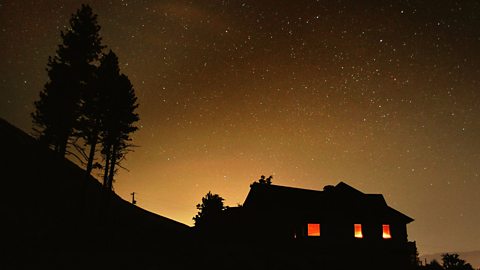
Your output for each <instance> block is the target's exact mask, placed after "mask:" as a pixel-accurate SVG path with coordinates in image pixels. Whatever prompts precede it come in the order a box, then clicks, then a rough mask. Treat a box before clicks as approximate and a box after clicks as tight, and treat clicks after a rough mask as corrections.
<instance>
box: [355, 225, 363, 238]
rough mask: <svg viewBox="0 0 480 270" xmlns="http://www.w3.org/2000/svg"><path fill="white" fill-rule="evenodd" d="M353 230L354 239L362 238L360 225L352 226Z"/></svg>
mask: <svg viewBox="0 0 480 270" xmlns="http://www.w3.org/2000/svg"><path fill="white" fill-rule="evenodd" d="M353 228H354V233H355V238H363V233H362V224H354V225H353Z"/></svg>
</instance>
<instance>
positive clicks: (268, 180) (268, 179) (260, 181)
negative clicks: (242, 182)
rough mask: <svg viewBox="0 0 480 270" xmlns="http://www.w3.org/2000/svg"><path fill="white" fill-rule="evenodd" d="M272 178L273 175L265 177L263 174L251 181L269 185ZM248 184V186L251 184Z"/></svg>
mask: <svg viewBox="0 0 480 270" xmlns="http://www.w3.org/2000/svg"><path fill="white" fill-rule="evenodd" d="M272 179H273V175H270V176H269V177H267V178H265V175H262V176H260V179H258V180H257V181H254V182H253V183H252V185H253V184H255V183H258V184H261V185H271V184H272ZM252 185H250V186H252Z"/></svg>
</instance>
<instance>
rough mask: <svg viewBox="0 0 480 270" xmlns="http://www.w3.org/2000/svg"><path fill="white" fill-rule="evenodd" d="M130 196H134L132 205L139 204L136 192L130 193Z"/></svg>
mask: <svg viewBox="0 0 480 270" xmlns="http://www.w3.org/2000/svg"><path fill="white" fill-rule="evenodd" d="M130 195H132V204H133V205H135V204H137V201H135V192H132V193H130Z"/></svg>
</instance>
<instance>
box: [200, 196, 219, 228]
mask: <svg viewBox="0 0 480 270" xmlns="http://www.w3.org/2000/svg"><path fill="white" fill-rule="evenodd" d="M223 201H224V199H223V198H222V197H220V195H218V194H212V192H210V191H209V192H208V193H207V195H205V197H203V198H202V203H201V204H197V209H198V214H197V215H195V217H194V218H193V220H194V221H195V226H196V227H205V226H208V225H209V224H211V223H212V222H214V221H215V220H216V219H217V218H218V217H219V216H220V215H221V213H222V211H223V210H224V209H225V206H224V205H223Z"/></svg>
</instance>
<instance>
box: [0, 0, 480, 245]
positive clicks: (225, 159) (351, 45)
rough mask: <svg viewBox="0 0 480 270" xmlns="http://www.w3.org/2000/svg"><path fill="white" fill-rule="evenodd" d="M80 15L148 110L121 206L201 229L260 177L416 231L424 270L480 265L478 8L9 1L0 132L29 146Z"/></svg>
mask: <svg viewBox="0 0 480 270" xmlns="http://www.w3.org/2000/svg"><path fill="white" fill-rule="evenodd" d="M82 3H89V4H90V5H91V6H92V8H93V10H94V12H95V13H96V14H98V16H99V17H98V21H99V24H100V25H101V26H102V29H101V35H102V37H103V43H104V44H105V45H107V46H108V47H109V48H110V49H112V50H114V51H115V52H116V53H117V54H118V57H119V60H120V64H121V71H122V72H124V73H125V74H127V75H128V76H129V78H130V80H131V81H132V83H133V85H134V88H135V90H136V94H137V96H138V101H139V103H140V107H139V110H138V112H139V114H140V118H141V121H140V122H139V126H140V130H139V131H138V132H137V133H136V134H134V143H135V144H137V145H138V146H139V147H138V148H136V149H135V152H134V153H131V154H129V155H128V156H127V161H126V162H125V163H124V166H126V167H127V168H128V169H129V171H120V174H119V175H118V177H117V180H116V183H115V191H116V192H117V193H118V194H119V195H121V196H122V197H123V198H125V199H127V200H130V193H131V192H136V200H137V202H138V205H139V206H140V207H143V208H145V209H148V210H150V211H153V212H155V213H158V214H161V215H164V216H167V217H169V218H172V219H175V220H178V221H180V222H183V223H186V224H190V225H191V224H192V223H193V222H192V217H193V216H194V215H195V213H196V211H197V210H196V208H195V205H196V204H197V203H198V202H199V201H200V199H201V197H202V196H204V195H205V194H206V193H207V192H208V191H212V192H214V193H218V194H220V195H221V196H222V197H224V198H225V199H226V200H225V203H226V205H230V206H235V205H237V204H238V203H243V201H244V199H245V197H246V195H247V193H248V190H249V184H250V183H252V182H253V181H254V180H257V179H258V178H259V176H260V175H262V174H265V175H267V176H268V175H273V176H274V178H273V182H274V184H279V185H288V186H295V187H301V188H309V189H318V190H321V189H322V188H323V187H324V186H325V185H328V184H337V183H338V182H340V181H344V182H346V183H348V184H350V185H352V186H353V187H355V188H357V189H359V190H361V191H363V192H365V193H382V194H384V196H385V198H386V200H387V202H388V203H389V205H390V206H392V207H394V208H396V209H397V210H399V211H401V212H403V213H405V214H407V215H409V216H411V217H412V218H414V219H415V221H414V222H413V223H411V224H409V226H408V229H409V238H410V240H416V241H417V246H418V248H419V252H420V253H421V254H428V253H433V252H446V251H468V250H478V249H480V230H478V224H479V223H480V214H479V213H480V199H479V198H480V177H479V174H480V140H479V136H480V121H479V118H480V106H479V105H480V93H479V89H480V88H479V87H480V81H479V78H480V53H479V49H480V17H479V16H480V3H479V2H478V1H473V0H464V1H453V0H452V1H428V0H424V1H407V0H402V1H383V0H382V1H380V0H378V1H357V0H343V1H341V0H337V1H326V0H325V1H320V0H318V1H311V0H310V1H307V0H298V1H287V0H280V1H279V0H275V1H274V0H263V1H258V0H244V1H240V0H238V1H233V0H230V1H229V0H224V1H220V0H204V1H182V0H165V1H149V0H136V1H135V0H131V1H127V0H125V1H76V0H68V1H51V0H38V1H24V0H15V1H13V0H6V1H0V59H1V62H0V80H1V86H0V89H1V92H0V117H2V118H5V119H6V120H8V121H10V122H11V123H13V124H14V125H17V126H18V127H20V128H22V129H23V130H25V131H28V132H31V128H32V124H31V119H30V116H29V114H30V113H31V112H32V111H33V102H34V100H36V99H37V98H38V93H39V92H40V90H41V89H42V88H43V85H44V84H45V82H46V81H47V74H46V71H45V68H46V63H47V59H48V56H49V55H54V53H55V50H56V48H57V45H58V44H59V43H60V31H61V30H65V29H66V27H67V26H68V19H69V18H70V15H71V14H72V13H74V12H75V11H76V9H78V8H79V7H80V5H81V4H82Z"/></svg>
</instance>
